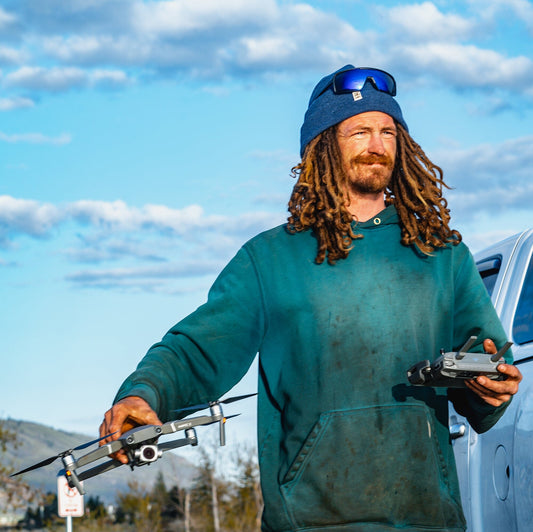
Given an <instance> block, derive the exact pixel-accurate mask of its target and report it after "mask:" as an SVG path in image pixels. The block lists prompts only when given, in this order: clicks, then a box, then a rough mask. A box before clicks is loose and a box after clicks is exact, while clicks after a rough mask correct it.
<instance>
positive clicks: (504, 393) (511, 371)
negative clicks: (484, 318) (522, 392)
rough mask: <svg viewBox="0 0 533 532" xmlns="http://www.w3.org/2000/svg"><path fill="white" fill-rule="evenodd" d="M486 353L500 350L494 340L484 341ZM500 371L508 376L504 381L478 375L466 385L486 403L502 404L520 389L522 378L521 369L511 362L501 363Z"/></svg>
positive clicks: (491, 353)
mask: <svg viewBox="0 0 533 532" xmlns="http://www.w3.org/2000/svg"><path fill="white" fill-rule="evenodd" d="M483 349H484V350H485V353H488V354H490V355H493V354H494V353H497V352H498V350H497V349H496V346H495V345H494V342H493V341H492V340H490V339H486V340H485V341H484V342H483ZM498 371H499V372H500V373H503V374H504V375H506V376H507V378H506V379H505V380H503V381H495V380H492V379H489V378H488V377H478V378H477V379H476V380H468V381H466V386H467V387H468V388H469V389H470V390H472V391H473V392H474V393H476V394H477V395H479V397H481V399H483V400H484V401H485V402H486V403H488V404H489V405H492V406H500V405H501V404H503V403H506V402H507V401H509V399H511V397H512V396H513V395H514V394H515V393H516V392H517V391H518V384H519V383H520V381H521V380H522V373H520V370H519V369H518V368H517V367H516V366H513V365H511V364H500V365H499V366H498Z"/></svg>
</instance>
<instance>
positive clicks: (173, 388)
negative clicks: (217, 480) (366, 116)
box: [115, 206, 511, 532]
mask: <svg viewBox="0 0 533 532" xmlns="http://www.w3.org/2000/svg"><path fill="white" fill-rule="evenodd" d="M357 231H358V232H360V233H361V234H363V235H364V238H363V239H361V240H356V241H354V243H353V249H352V251H351V252H350V254H349V256H348V258H346V259H345V260H339V261H338V262H337V264H335V265H333V266H332V265H328V264H320V265H319V264H316V263H315V262H314V258H315V255H316V239H315V238H314V237H313V235H312V233H311V232H309V231H308V232H302V233H297V234H289V233H288V232H287V231H286V227H285V226H280V227H277V228H274V229H272V230H270V231H266V232H264V233H262V234H260V235H258V236H257V237H255V238H253V239H252V240H250V241H249V242H248V243H247V244H245V245H244V246H243V247H242V248H241V250H240V251H239V252H238V253H237V255H236V256H235V257H234V259H233V260H232V261H231V262H230V263H229V264H228V265H227V267H226V268H225V269H224V270H223V272H222V273H221V274H220V276H219V277H218V279H217V280H216V282H215V283H214V285H213V287H212V289H211V291H210V292H209V297H208V301H207V302H206V303H205V304H204V305H202V306H201V307H199V308H198V309H197V310H196V311H195V312H193V313H192V314H191V315H189V316H188V317H187V318H185V319H184V320H182V321H181V322H180V323H178V324H177V325H176V326H174V327H173V328H172V329H171V330H170V331H169V332H168V333H167V334H166V335H165V337H164V338H163V340H162V341H161V342H160V343H158V344H156V345H154V346H153V347H152V348H151V349H150V350H149V352H148V353H147V355H146V356H145V357H144V359H143V360H142V361H141V363H140V364H139V366H138V368H137V370H136V371H135V372H134V373H133V374H132V375H131V376H130V377H129V378H128V379H127V380H126V381H125V383H124V384H123V385H122V387H121V389H120V391H119V393H118V395H117V398H116V399H115V400H119V399H121V398H123V397H125V396H128V395H137V396H140V397H143V398H144V399H146V400H147V401H148V402H149V404H150V405H151V406H152V407H153V408H154V409H155V411H156V412H157V413H158V414H159V416H160V417H161V419H162V420H169V419H171V417H172V416H171V410H173V409H178V408H182V407H184V406H187V405H193V404H198V403H202V402H206V401H211V400H215V399H217V398H219V397H220V396H221V395H223V394H224V393H225V392H226V391H228V390H229V389H230V388H231V387H232V386H233V385H234V384H236V383H237V382H238V381H239V379H240V378H241V377H242V376H243V375H244V373H245V372H246V371H247V369H248V367H249V365H250V364H251V362H252V360H253V359H254V357H255V354H256V353H257V352H259V397H258V444H259V463H260V468H261V485H262V490H263V496H264V501H265V509H264V514H263V530H265V531H276V532H282V531H295V530H298V531H303V530H313V531H334V530H335V531H341V530H342V531H386V530H392V529H395V528H396V529H402V530H416V531H421V530H428V531H429V530H431V531H433V532H434V531H436V530H439V531H444V530H453V531H457V530H464V528H465V522H464V517H463V513H462V510H461V503H460V496H459V488H458V481H457V474H456V469H455V461H454V457H453V449H452V446H451V443H450V436H449V431H448V396H447V391H446V389H439V388H426V387H414V386H411V385H410V384H409V383H408V381H407V378H406V370H407V369H408V368H409V367H410V366H411V365H413V364H415V363H416V362H419V361H420V360H423V359H426V358H427V359H430V360H431V359H434V358H436V357H437V356H438V355H439V350H440V349H441V348H443V349H445V350H446V351H451V350H453V349H458V348H460V347H461V346H462V345H463V344H464V343H465V341H466V340H467V339H468V338H469V337H470V336H472V335H475V336H478V338H479V344H478V346H477V348H478V350H481V346H480V344H481V342H482V340H483V339H484V338H492V339H494V341H495V343H496V345H497V346H498V347H501V346H502V345H503V343H504V342H505V341H506V338H505V334H504V332H503V330H502V327H501V324H500V322H499V320H498V318H497V316H496V313H495V311H494V309H493V307H492V304H491V302H490V299H489V297H488V295H487V292H486V290H485V288H484V286H483V284H482V282H481V279H480V277H479V275H478V273H477V271H476V268H475V264H474V262H473V259H472V256H471V254H470V252H469V251H468V249H467V247H466V246H465V245H463V244H459V245H456V246H451V245H450V246H449V247H446V248H444V249H440V250H437V251H435V252H434V253H433V254H432V255H431V256H427V255H423V254H421V253H420V252H419V251H418V250H417V249H416V248H413V247H406V246H403V245H401V244H400V227H399V224H398V216H397V213H396V210H395V208H394V207H393V206H390V207H388V208H387V209H385V210H384V211H382V212H381V213H380V214H379V215H378V216H377V217H375V218H374V219H372V220H369V221H368V222H365V223H360V224H358V226H357ZM509 361H511V360H510V359H509ZM450 398H451V399H452V400H453V402H454V405H455V406H456V408H457V409H458V411H460V412H462V413H464V414H465V415H467V416H468V418H469V421H470V422H471V424H472V426H473V427H474V428H475V429H476V430H477V431H479V432H483V431H485V430H487V429H489V428H490V427H491V426H492V425H493V424H494V423H495V422H496V421H497V420H498V419H499V417H500V416H501V415H502V413H503V410H504V408H502V407H500V408H493V407H490V406H489V405H487V404H485V403H483V402H482V401H481V400H480V399H478V398H477V397H476V396H475V395H474V394H472V393H471V392H469V391H467V390H455V391H454V392H453V395H450Z"/></svg>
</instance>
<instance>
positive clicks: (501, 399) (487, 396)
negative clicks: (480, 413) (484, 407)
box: [465, 380, 511, 407]
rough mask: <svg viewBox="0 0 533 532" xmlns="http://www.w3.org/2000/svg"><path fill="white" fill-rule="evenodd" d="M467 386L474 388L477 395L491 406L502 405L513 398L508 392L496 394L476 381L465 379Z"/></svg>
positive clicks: (473, 390)
mask: <svg viewBox="0 0 533 532" xmlns="http://www.w3.org/2000/svg"><path fill="white" fill-rule="evenodd" d="M465 382H466V386H467V388H469V389H470V390H472V392H474V393H475V394H476V395H478V396H479V397H480V398H481V399H483V401H485V402H486V403H487V404H489V405H491V406H495V407H497V406H500V405H502V404H503V403H506V402H507V401H509V399H510V398H511V396H510V395H508V394H496V393H494V392H490V391H488V390H487V389H486V388H484V387H483V386H479V385H478V384H476V382H475V381H471V380H470V381H465Z"/></svg>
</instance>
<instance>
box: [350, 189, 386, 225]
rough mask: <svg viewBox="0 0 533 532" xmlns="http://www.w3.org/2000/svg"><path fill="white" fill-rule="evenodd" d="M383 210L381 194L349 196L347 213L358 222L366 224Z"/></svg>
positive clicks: (383, 200) (383, 201)
mask: <svg viewBox="0 0 533 532" xmlns="http://www.w3.org/2000/svg"><path fill="white" fill-rule="evenodd" d="M384 208H385V197H384V196H383V193H382V192H380V193H378V194H357V195H354V194H350V203H349V205H348V212H349V213H350V214H351V215H352V216H353V218H354V220H357V221H358V222H366V221H367V220H370V219H371V218H373V217H374V216H376V214H378V213H380V212H381V211H382V210H383V209H384Z"/></svg>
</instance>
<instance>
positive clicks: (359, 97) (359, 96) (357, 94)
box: [352, 91, 363, 102]
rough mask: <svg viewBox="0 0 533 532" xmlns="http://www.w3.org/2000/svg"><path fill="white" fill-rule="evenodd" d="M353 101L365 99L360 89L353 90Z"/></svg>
mask: <svg viewBox="0 0 533 532" xmlns="http://www.w3.org/2000/svg"><path fill="white" fill-rule="evenodd" d="M352 96H353V101H354V102H358V101H359V100H362V99H363V95H362V94H361V93H360V92H359V91H354V92H352Z"/></svg>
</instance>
